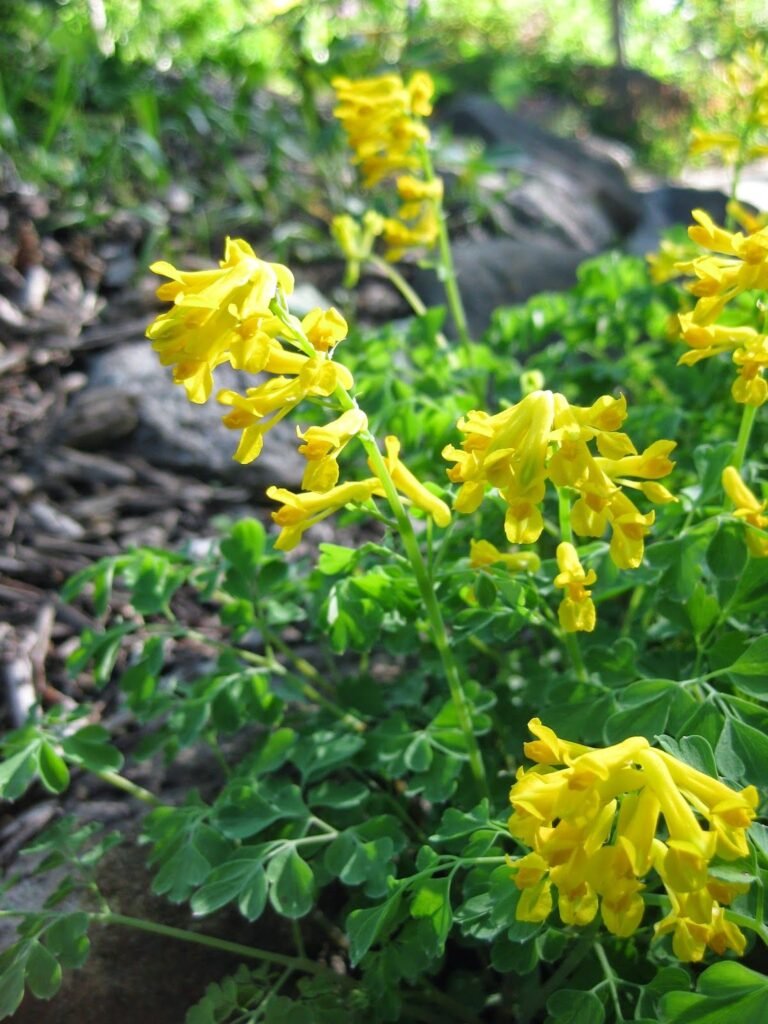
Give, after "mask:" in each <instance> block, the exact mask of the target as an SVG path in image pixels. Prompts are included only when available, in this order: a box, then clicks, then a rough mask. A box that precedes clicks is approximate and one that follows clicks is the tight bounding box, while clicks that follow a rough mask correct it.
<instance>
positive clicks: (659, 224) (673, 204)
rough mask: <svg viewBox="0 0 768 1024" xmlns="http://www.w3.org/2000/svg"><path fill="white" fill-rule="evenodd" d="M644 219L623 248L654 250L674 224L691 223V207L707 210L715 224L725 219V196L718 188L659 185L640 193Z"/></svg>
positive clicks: (637, 251)
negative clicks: (663, 234) (664, 233)
mask: <svg viewBox="0 0 768 1024" xmlns="http://www.w3.org/2000/svg"><path fill="white" fill-rule="evenodd" d="M640 199H641V201H642V204H643V218H642V220H641V221H640V223H639V224H638V226H637V227H636V228H635V230H634V231H633V232H632V234H631V235H630V236H629V238H627V240H626V241H625V243H624V246H623V248H624V249H625V250H626V251H627V252H630V253H634V254H635V255H636V256H645V255H646V254H647V253H649V252H656V250H657V249H658V248H659V243H660V242H661V236H662V233H663V232H664V231H666V230H667V229H668V228H670V227H673V226H674V225H675V224H683V225H687V224H692V223H693V219H692V217H691V211H692V210H706V212H707V213H708V214H709V215H710V216H711V217H713V218H714V219H715V221H716V222H717V223H718V224H722V223H724V221H725V207H726V204H727V202H728V196H727V195H726V194H725V193H724V192H720V191H719V190H717V189H698V188H687V187H685V186H679V185H661V186H660V187H659V188H653V189H649V190H648V191H646V192H641V193H640Z"/></svg>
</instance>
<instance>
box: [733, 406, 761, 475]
mask: <svg viewBox="0 0 768 1024" xmlns="http://www.w3.org/2000/svg"><path fill="white" fill-rule="evenodd" d="M756 415H757V406H756V405H745V406H744V411H743V413H742V414H741V423H740V424H739V436H738V437H737V438H736V448H735V449H734V452H733V455H732V456H731V465H732V466H734V467H735V468H736V469H738V470H740V469H741V467H742V466H743V465H744V459H745V457H746V454H747V446H748V445H749V438H750V435H751V434H752V427H753V426H754V423H755V416H756Z"/></svg>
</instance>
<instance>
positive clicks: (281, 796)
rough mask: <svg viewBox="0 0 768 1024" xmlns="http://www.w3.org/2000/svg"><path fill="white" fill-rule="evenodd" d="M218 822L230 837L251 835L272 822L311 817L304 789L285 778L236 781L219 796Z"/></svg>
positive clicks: (236, 837) (215, 813)
mask: <svg viewBox="0 0 768 1024" xmlns="http://www.w3.org/2000/svg"><path fill="white" fill-rule="evenodd" d="M219 801H220V802H217V804H216V808H215V811H214V823H215V824H216V826H217V827H218V828H219V829H221V831H222V833H223V834H224V835H225V836H227V837H228V838H230V839H249V838H250V837H251V836H255V835H257V833H259V832H262V831H263V830H264V829H265V828H266V827H267V826H268V825H272V824H273V823H274V822H276V821H282V820H285V819H290V820H294V819H296V820H301V819H304V818H307V817H309V810H308V809H307V806H306V804H305V803H304V801H303V800H302V798H301V790H300V789H299V787H298V786H296V785H294V784H293V783H290V782H286V781H285V780H284V779H259V780H257V781H255V782H254V783H253V784H251V785H248V784H247V783H238V782H236V783H233V784H231V785H230V786H228V787H227V789H226V790H225V791H224V792H223V793H222V794H221V796H220V797H219Z"/></svg>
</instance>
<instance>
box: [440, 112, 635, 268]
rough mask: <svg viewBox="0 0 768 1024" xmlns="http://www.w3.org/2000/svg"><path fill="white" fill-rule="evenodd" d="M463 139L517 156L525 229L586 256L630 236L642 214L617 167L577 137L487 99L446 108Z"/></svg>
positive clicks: (516, 192) (516, 197)
mask: <svg viewBox="0 0 768 1024" xmlns="http://www.w3.org/2000/svg"><path fill="white" fill-rule="evenodd" d="M440 116H441V120H443V121H445V122H447V123H448V124H449V125H450V126H451V128H452V129H453V131H454V132H455V133H456V134H457V135H469V136H476V137H479V138H481V139H482V140H483V141H484V142H486V143H487V144H488V146H490V147H498V148H503V149H504V150H505V151H510V152H511V158H510V166H511V167H512V168H513V169H514V170H516V171H517V172H518V173H519V174H520V175H522V178H523V181H522V184H520V185H517V186H513V187H512V188H511V189H510V192H509V195H508V197H507V201H508V202H509V203H510V204H511V205H512V206H513V207H514V206H515V205H517V206H518V207H520V212H521V226H522V227H523V228H524V229H526V230H530V225H531V220H532V219H533V220H534V221H535V223H536V226H537V227H538V228H539V230H541V231H546V232H547V233H550V234H552V235H554V237H555V238H560V239H561V240H563V241H566V242H567V243H568V244H571V245H575V246H576V247H578V248H579V249H581V250H583V252H585V253H587V252H588V253H594V252H597V251H598V250H599V249H601V248H604V247H605V246H606V245H609V244H611V243H613V242H615V241H617V240H618V239H619V238H620V237H621V236H622V235H625V234H627V233H628V232H629V231H631V230H632V229H633V228H634V227H635V226H636V224H637V223H638V221H639V220H640V216H641V213H642V209H641V204H640V201H639V199H638V197H637V196H636V195H635V193H634V192H633V191H632V188H631V187H630V185H629V183H628V181H627V178H626V176H625V174H624V171H623V170H622V168H621V166H620V165H619V163H617V162H616V161H615V160H613V159H611V158H610V157H608V156H606V155H604V154H601V153H598V152H596V150H595V147H591V148H590V147H588V146H586V145H582V144H581V143H580V142H579V141H578V140H576V139H567V138H562V137H560V136H558V135H554V134H553V133H552V132H549V131H546V130H545V129H543V128H540V127H539V126H538V125H537V124H535V123H534V122H533V121H531V120H529V119H528V118H526V117H523V116H521V115H519V114H516V113H513V112H511V111H509V110H505V109H504V107H502V106H500V105H499V104H498V103H496V102H494V101H493V100H490V99H487V98H486V97H483V96H462V97H457V98H456V99H454V100H452V101H451V102H449V103H448V104H446V106H445V107H444V108H443V109H442V110H441V112H440Z"/></svg>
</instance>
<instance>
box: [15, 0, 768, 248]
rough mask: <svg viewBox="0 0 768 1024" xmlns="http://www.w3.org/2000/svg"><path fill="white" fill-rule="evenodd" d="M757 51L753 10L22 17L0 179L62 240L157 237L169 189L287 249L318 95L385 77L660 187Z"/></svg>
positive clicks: (718, 114)
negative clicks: (569, 143) (578, 140)
mask: <svg viewBox="0 0 768 1024" xmlns="http://www.w3.org/2000/svg"><path fill="white" fill-rule="evenodd" d="M767 37H768V7H766V4H765V2H764V0H729V3H728V4H723V3H722V2H721V0H578V2H576V3H574V2H573V0H547V2H546V3H544V2H542V0H473V2H471V3H458V2H452V0H367V2H360V0H311V2H308V0H305V2H300V0H266V2H258V3H256V2H252V0H217V2H212V0H178V2H176V3H173V4H168V3H164V2H161V0H57V2H53V0H25V2H23V3H16V4H6V5H3V8H2V13H0V69H2V70H1V71H0V144H1V145H2V148H3V150H4V154H5V157H4V163H3V171H4V173H5V174H6V175H7V174H8V173H11V174H13V175H14V176H17V177H18V178H20V179H22V180H23V181H27V182H30V183H33V184H34V185H35V186H37V187H42V188H44V189H45V190H46V191H47V192H49V193H52V194H53V196H57V197H59V198H60V199H61V200H63V203H60V204H59V206H60V207H61V208H62V209H63V208H64V207H65V208H66V211H67V212H66V218H68V222H70V223H71V222H79V223H86V224H87V223H90V222H94V221H96V222H98V220H99V219H100V218H102V217H104V216H106V215H107V213H108V212H109V210H110V209H114V208H115V207H120V206H132V207H133V208H134V209H135V210H137V211H144V212H145V213H146V215H147V217H148V218H149V219H150V220H151V219H152V217H153V216H154V217H156V218H157V217H160V219H161V220H162V217H161V216H160V215H159V213H158V210H157V207H156V206H153V204H156V203H157V201H158V200H159V199H160V198H161V197H163V199H165V198H166V197H167V191H168V189H172V188H174V187H177V186H178V185H179V183H181V184H183V185H184V188H185V189H186V190H188V192H189V194H190V196H191V199H190V201H189V203H188V204H187V205H189V204H191V202H193V201H194V199H195V198H196V197H203V196H204V197H205V203H206V211H205V216H204V217H203V220H202V227H201V222H198V225H197V228H196V229H197V230H199V231H202V233H203V234H204V233H205V231H206V226H205V222H206V218H210V219H211V220H212V221H213V220H216V218H217V216H223V217H224V219H225V220H226V221H227V222H229V221H236V220H239V221H241V222H243V221H246V222H250V223H258V224H270V225H271V229H272V231H273V232H274V229H275V228H276V227H277V228H278V231H279V230H280V228H279V225H280V224H281V223H282V225H283V230H284V231H286V233H287V234H288V235H290V234H291V230H292V229H291V227H290V226H289V227H288V228H287V229H286V228H285V220H286V216H287V214H286V211H287V210H290V208H291V207H292V206H293V207H294V208H297V209H303V210H304V211H305V212H306V211H309V212H310V213H313V214H315V215H316V216H317V217H319V219H320V220H321V221H322V220H324V219H326V210H325V208H324V204H325V203H326V202H327V201H326V200H324V199H323V198H321V196H322V192H321V191H320V190H317V189H312V188H311V182H310V181H309V180H304V178H303V175H302V168H305V169H306V170H307V171H309V169H310V167H311V166H312V165H314V166H315V167H316V168H317V167H318V166H319V165H323V166H324V167H325V169H326V175H327V182H330V186H329V187H330V188H331V190H332V189H333V181H334V180H335V175H334V173H333V167H334V163H333V161H334V152H337V151H338V145H339V143H338V132H337V130H336V128H335V127H334V126H333V125H332V122H331V120H330V119H329V118H328V117H327V116H325V115H326V114H327V112H328V111H329V110H330V107H331V94H330V88H329V82H330V80H331V78H332V77H333V76H334V75H336V74H339V73H341V74H347V75H367V74H374V73H377V72H379V71H381V70H384V69H386V66H387V65H393V66H394V65H397V66H398V67H400V68H403V69H404V70H405V71H410V70H412V69H413V68H415V67H426V68H428V69H429V70H430V71H431V72H432V73H433V75H434V76H435V78H436V80H437V83H438V89H439V92H440V93H441V95H442V96H443V97H445V96H449V95H451V94H452V93H456V92H469V91H482V92H484V93H486V94H490V95H492V96H494V97H495V98H496V99H497V100H499V101H500V102H501V103H503V104H504V105H505V106H507V107H516V106H518V105H520V104H525V103H526V102H527V101H528V102H530V101H531V98H532V97H539V98H541V97H545V98H546V100H548V101H549V102H548V104H547V103H545V104H544V106H542V107H541V108H540V109H539V114H540V116H542V117H544V116H547V117H548V118H549V120H550V123H549V125H548V126H549V127H554V128H555V129H556V130H560V131H563V132H566V133H578V132H579V131H582V130H593V131H596V132H597V133H599V134H604V135H614V136H615V137H617V138H619V139H620V141H622V142H624V143H627V144H629V145H630V146H631V147H632V148H633V151H634V153H635V154H636V158H637V160H638V161H639V162H640V163H641V164H642V165H645V166H648V167H650V168H652V169H657V170H663V171H666V172H670V171H672V172H674V170H675V169H676V168H677V167H679V166H680V163H681V162H682V160H683V159H684V157H685V153H686V144H687V139H688V130H689V128H690V127H692V126H696V125H704V126H707V127H711V126H712V124H713V123H717V121H718V118H722V117H723V116H727V110H726V109H725V108H726V107H727V102H726V100H725V98H724V97H725V93H724V91H723V84H722V78H721V76H720V75H719V73H718V67H719V62H723V63H724V62H727V60H728V58H729V57H730V56H731V55H732V54H733V53H735V52H737V51H738V50H740V49H743V48H744V46H745V44H747V43H748V42H750V41H759V40H760V39H763V40H764V39H765V38H767ZM617 66H618V67H623V68H624V69H625V70H624V71H623V72H622V73H621V74H620V75H619V77H618V78H617V77H616V68H617ZM626 69H633V70H632V71H631V72H629V71H627V70H626ZM653 80H658V82H660V83H662V84H663V85H662V88H661V91H659V88H656V87H651V86H650V85H648V83H649V82H651V81H653ZM658 82H657V84H658ZM617 92H618V93H619V94H620V97H621V102H620V103H618V105H617V103H616V95H617ZM628 98H629V100H630V101H631V103H632V114H633V116H632V118H629V119H628V118H627V117H626V101H627V99H628ZM330 199H331V200H332V199H333V195H332V194H331V196H330ZM174 201H175V204H176V206H178V208H179V210H183V209H184V206H185V203H186V202H187V200H186V199H185V198H184V196H182V198H181V199H179V196H178V195H176V196H175V200H174ZM142 204H145V205H142ZM173 205H174V202H171V206H173ZM61 216H65V215H64V214H61ZM289 219H290V218H289ZM278 243H279V238H278Z"/></svg>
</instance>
